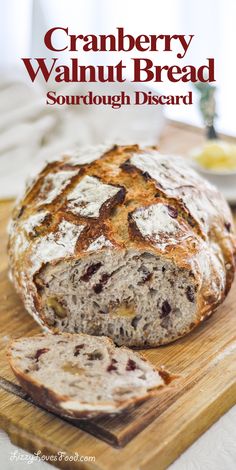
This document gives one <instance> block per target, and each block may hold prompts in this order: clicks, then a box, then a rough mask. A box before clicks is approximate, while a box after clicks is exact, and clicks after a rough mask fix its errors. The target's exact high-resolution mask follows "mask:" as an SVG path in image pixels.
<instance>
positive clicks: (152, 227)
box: [131, 204, 186, 249]
mask: <svg viewBox="0 0 236 470" xmlns="http://www.w3.org/2000/svg"><path fill="white" fill-rule="evenodd" d="M131 220H133V221H134V222H135V224H136V226H137V228H138V230H139V232H140V233H141V235H142V236H143V237H144V238H147V239H149V240H150V241H154V242H155V243H156V244H157V245H159V246H160V247H162V248H163V249H164V248H165V247H166V245H170V244H176V243H179V240H180V239H181V238H183V237H185V238H186V229H185V230H183V227H182V226H181V225H180V223H179V222H178V220H176V219H175V218H172V217H171V216H170V215H169V211H168V207H167V206H166V205H165V204H153V205H151V206H147V207H142V208H140V209H136V210H135V211H134V212H133V213H132V216H131Z"/></svg>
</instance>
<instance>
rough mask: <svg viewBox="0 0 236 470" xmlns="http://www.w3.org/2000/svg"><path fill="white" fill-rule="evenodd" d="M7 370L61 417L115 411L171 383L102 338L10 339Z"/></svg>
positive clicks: (164, 374)
mask: <svg viewBox="0 0 236 470" xmlns="http://www.w3.org/2000/svg"><path fill="white" fill-rule="evenodd" d="M8 358H9V361H10V365H11V367H12V370H13V372H14V373H15V375H16V377H17V378H18V380H19V382H20V384H21V385H22V387H23V388H24V390H25V391H26V392H27V393H28V394H29V395H30V396H31V397H32V398H33V400H34V401H35V402H37V403H38V404H39V405H41V406H42V407H44V408H46V409H48V410H49V411H52V412H54V413H57V414H59V415H61V416H63V417H66V418H77V419H82V418H92V417H97V416H99V415H103V414H116V413H119V412H121V411H122V410H124V409H125V408H127V407H129V406H130V405H134V404H136V403H137V402H139V401H142V400H144V399H147V398H148V397H150V396H153V395H155V394H156V393H158V391H159V390H160V389H161V388H163V387H164V386H165V385H167V384H168V383H169V382H171V380H172V377H171V376H170V374H169V373H168V372H166V371H164V370H163V369H160V370H157V369H155V367H153V365H152V364H150V363H149V362H147V361H146V359H145V358H144V357H142V356H141V355H140V354H138V353H136V352H133V351H131V350H129V349H127V348H126V347H116V346H115V345H114V344H113V342H112V341H111V340H110V339H109V338H107V337H104V336H100V337H98V336H89V335H86V334H69V333H61V334H42V335H37V336H33V337H30V338H20V339H17V340H15V341H13V342H12V343H11V344H10V346H9V349H8Z"/></svg>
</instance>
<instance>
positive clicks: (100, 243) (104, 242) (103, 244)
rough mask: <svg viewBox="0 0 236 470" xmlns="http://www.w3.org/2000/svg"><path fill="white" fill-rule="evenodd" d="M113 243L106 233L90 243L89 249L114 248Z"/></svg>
mask: <svg viewBox="0 0 236 470" xmlns="http://www.w3.org/2000/svg"><path fill="white" fill-rule="evenodd" d="M112 247H113V244H112V243H111V242H110V240H108V239H107V238H106V237H104V235H101V236H100V237H98V238H96V240H94V241H93V242H92V243H90V245H89V247H88V248H87V251H97V250H101V249H102V248H112Z"/></svg>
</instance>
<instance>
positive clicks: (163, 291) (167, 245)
mask: <svg viewBox="0 0 236 470" xmlns="http://www.w3.org/2000/svg"><path fill="white" fill-rule="evenodd" d="M99 156H100V158H99ZM86 158H87V160H86ZM235 247H236V243H235V233H234V227H233V220H232V216H231V213H230V209H229V207H228V205H227V203H226V201H225V200H224V198H223V196H222V195H221V194H220V193H219V191H218V190H217V189H216V188H215V187H214V186H212V185H211V184H210V183H208V182H207V181H205V180H204V179H202V178H201V177H200V176H199V175H198V174H197V173H196V172H195V171H194V170H192V169H191V168H190V167H189V166H188V164H187V163H186V161H185V160H184V159H182V158H179V157H171V156H167V155H161V154H159V153H158V151H157V150H156V149H155V148H145V149H140V148H139V147H138V146H137V145H136V146H123V147H121V146H115V147H113V148H110V149H109V148H102V149H101V148H99V147H98V148H95V149H94V150H90V151H88V152H84V151H83V152H82V153H81V154H78V155H76V154H74V155H73V154H71V155H70V154H68V155H65V156H64V157H63V158H62V159H60V160H58V161H56V162H52V163H50V164H48V165H47V166H46V167H45V168H44V169H43V171H42V172H41V173H40V174H39V176H38V177H37V178H36V179H35V180H34V181H33V182H32V183H31V185H30V186H29V187H28V188H27V190H26V193H25V195H24V196H23V197H22V198H21V200H20V201H19V202H18V203H17V205H16V207H15V210H14V212H13V219H12V223H11V226H10V234H9V255H10V268H11V273H12V277H13V280H14V284H15V287H16V289H17V290H18V292H19V294H20V295H21V297H22V299H23V302H24V304H25V307H26V309H27V310H28V311H29V313H31V314H32V315H33V316H34V318H35V319H36V321H38V323H40V324H41V325H42V326H43V327H44V328H46V329H48V330H52V331H58V330H59V331H69V332H85V333H90V334H98V335H99V334H101V335H102V334H105V335H107V336H110V337H111V338H113V339H114V340H115V342H117V343H118V344H126V345H128V346H133V347H135V346H136V347H147V346H157V345H159V344H164V343H168V342H170V341H173V340H175V339H177V338H178V337H180V336H182V335H184V334H185V333H187V332H188V331H190V330H191V329H193V328H194V327H195V326H196V325H197V324H198V323H199V322H200V321H202V320H204V318H206V316H208V315H210V314H211V313H212V312H213V311H214V310H215V309H216V307H217V306H218V305H219V304H220V303H221V302H222V301H223V300H224V298H225V296H226V295H227V293H228V291H229V289H230V286H231V284H232V282H233V278H234V272H235V251H236V248H235ZM124 260H126V261H125V263H126V265H125V263H124ZM135 264H136V265H137V270H136V271H135ZM114 266H115V269H114ZM65 272H67V273H68V276H69V275H70V278H68V279H66V278H65V275H64V274H65ZM162 273H165V274H162ZM167 274H168V275H167ZM125 279H127V282H126V283H125ZM55 280H56V281H57V283H56V281H55ZM73 280H74V283H73ZM93 280H94V282H93ZM176 283H177V284H178V285H177V288H176ZM59 284H60V286H59ZM126 284H127V285H126ZM76 286H77V287H76ZM158 286H159V287H158ZM59 287H60V288H59ZM76 288H77V291H76ZM181 289H182V293H181ZM158 290H159V291H160V292H158ZM121 292H123V296H122V295H121V294H120V293H121ZM73 296H77V299H76V305H73V302H74V301H75V298H74V297H73ZM78 299H79V300H78ZM106 299H107V304H106ZM169 299H170V300H171V302H169ZM186 299H187V300H186ZM145 302H146V303H145ZM172 303H173V305H172ZM84 305H85V306H86V307H85V306H84ZM155 305H156V312H155ZM118 307H119V309H118ZM120 307H121V308H120ZM86 318H87V321H86ZM140 318H141V320H140Z"/></svg>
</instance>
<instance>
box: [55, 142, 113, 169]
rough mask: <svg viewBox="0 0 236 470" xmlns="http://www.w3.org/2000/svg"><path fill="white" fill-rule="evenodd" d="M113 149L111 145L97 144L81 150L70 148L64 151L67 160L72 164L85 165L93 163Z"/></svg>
mask: <svg viewBox="0 0 236 470" xmlns="http://www.w3.org/2000/svg"><path fill="white" fill-rule="evenodd" d="M110 149H111V145H108V144H107V145H106V144H103V145H98V146H97V145H96V146H90V147H86V148H82V149H79V150H76V149H75V150H68V151H66V152H65V153H64V155H65V158H66V160H67V161H68V163H70V165H85V164H88V163H92V162H94V161H95V160H98V159H99V158H101V157H102V155H104V153H106V152H108V150H110Z"/></svg>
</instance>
